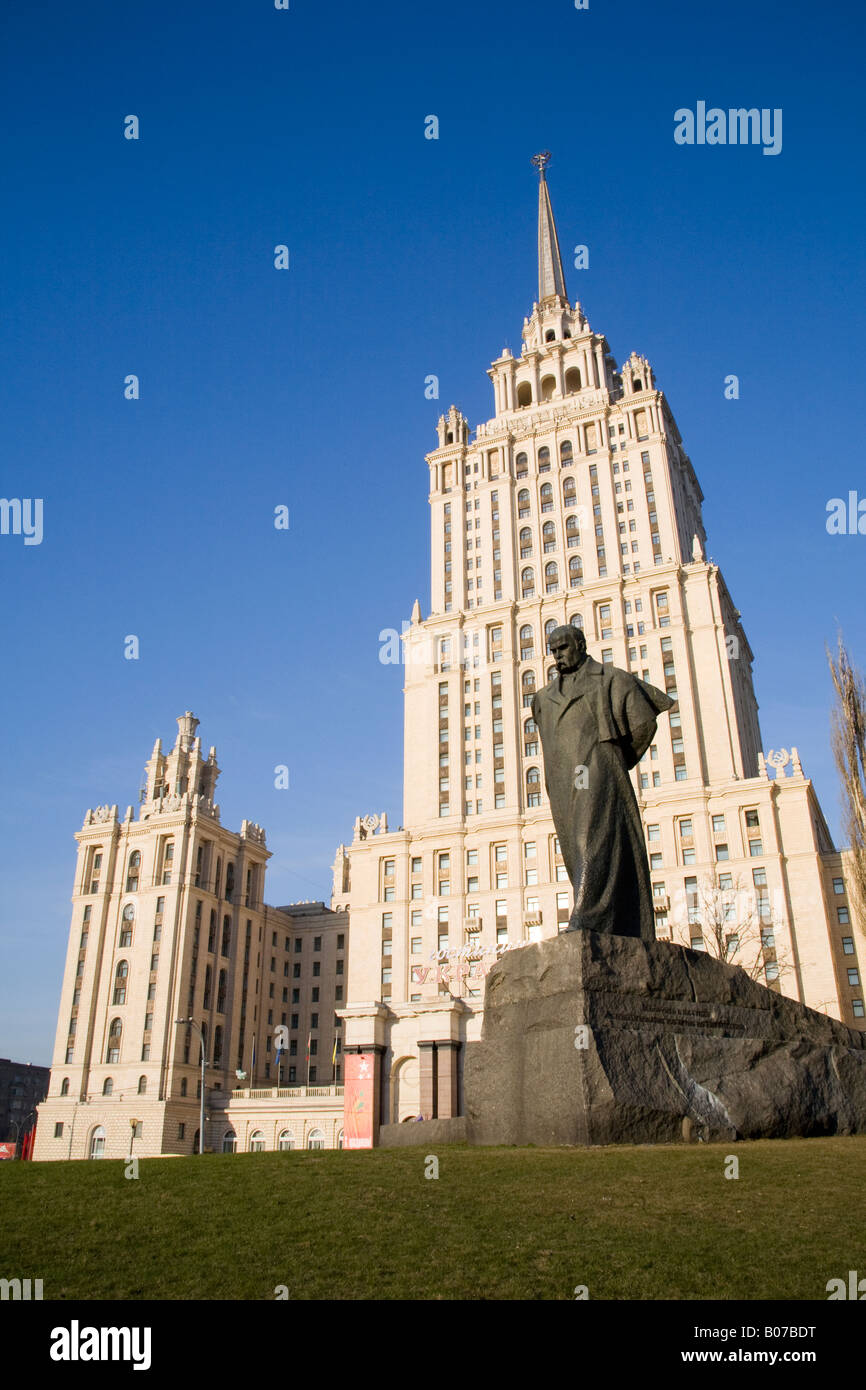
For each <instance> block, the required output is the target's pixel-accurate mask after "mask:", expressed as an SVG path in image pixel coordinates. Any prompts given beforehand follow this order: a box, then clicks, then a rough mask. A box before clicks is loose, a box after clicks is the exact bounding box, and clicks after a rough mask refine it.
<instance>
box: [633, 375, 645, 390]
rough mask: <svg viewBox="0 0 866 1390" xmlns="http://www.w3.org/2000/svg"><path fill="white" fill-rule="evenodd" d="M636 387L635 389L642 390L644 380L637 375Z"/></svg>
mask: <svg viewBox="0 0 866 1390" xmlns="http://www.w3.org/2000/svg"><path fill="white" fill-rule="evenodd" d="M634 389H635V391H642V390H643V382H642V381H641V379H640V377H639V376H636V377H635V379H634Z"/></svg>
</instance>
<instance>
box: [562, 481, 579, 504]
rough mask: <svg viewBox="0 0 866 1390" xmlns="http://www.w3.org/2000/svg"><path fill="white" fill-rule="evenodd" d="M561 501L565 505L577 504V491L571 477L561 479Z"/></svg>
mask: <svg viewBox="0 0 866 1390" xmlns="http://www.w3.org/2000/svg"><path fill="white" fill-rule="evenodd" d="M562 501H563V505H564V506H566V507H576V506H577V491H576V489H575V486H574V479H573V478H563V480H562Z"/></svg>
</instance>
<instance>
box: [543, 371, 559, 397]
mask: <svg viewBox="0 0 866 1390" xmlns="http://www.w3.org/2000/svg"><path fill="white" fill-rule="evenodd" d="M555 390H556V379H555V377H552V376H543V377H542V378H541V399H542V400H543V401H552V400H553V393H554V391H555Z"/></svg>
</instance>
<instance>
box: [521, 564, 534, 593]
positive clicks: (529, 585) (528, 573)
mask: <svg viewBox="0 0 866 1390" xmlns="http://www.w3.org/2000/svg"><path fill="white" fill-rule="evenodd" d="M520 596H521V598H534V597H535V575H534V573H533V571H532V570H531V569H525V570H521V572H520Z"/></svg>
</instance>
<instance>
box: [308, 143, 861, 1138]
mask: <svg viewBox="0 0 866 1390" xmlns="http://www.w3.org/2000/svg"><path fill="white" fill-rule="evenodd" d="M547 158H548V157H547V156H541V157H538V163H539V172H540V186H539V209H538V274H539V288H538V301H537V303H536V304H535V305H534V306H533V310H532V314H531V316H530V317H529V318H527V319H525V320H524V324H523V335H522V336H523V347H522V351H521V354H520V356H519V357H514V356H512V354H511V353H510V352H509V350H508V349H507V348H506V349H504V350H503V352H502V353H501V354H500V356H499V357H498V358H497V359H496V360H495V361H494V362H493V363H492V365H491V367H490V369H489V371H488V375H489V377H490V379H491V383H492V387H493V406H494V413H493V416H492V417H491V418H490V419H489V420H487V421H486V422H484V423H482V424H480V425H478V426H477V428H476V429H475V431H474V433H472V434H471V433H470V428H469V423H468V421H467V419H466V418H465V417H464V416H463V415H462V414H461V413H460V411H458V410H457V409H456V408H455V407H454V406H451V408H450V409H449V411H448V412H447V414H445V415H443V416H442V417H441V418H440V420H439V423H438V441H437V447H436V448H435V449H434V450H433V451H432V452H431V453H430V454H429V455H428V456H427V466H428V469H429V480H430V488H429V504H430V551H431V608H430V613H429V614H428V616H427V617H426V618H424V619H423V620H422V617H421V610H420V605H419V604H418V602H417V601H416V603H415V606H414V611H413V613H412V620H411V623H410V624H409V625H408V627H407V630H406V632H405V633H404V635H403V639H402V645H403V651H402V662H403V663H404V668H405V685H404V692H405V727H404V735H405V739H404V742H405V770H404V816H403V821H404V825H403V828H401V829H400V830H398V831H389V830H388V828H387V821H386V820H385V819H384V818H383V817H379V816H367V817H364V818H359V819H358V820H357V821H356V824H355V832H354V837H353V839H352V842H351V844H349V845H341V846H340V848H339V850H338V852H337V858H336V861H335V865H334V889H333V898H332V902H333V904H334V905H335V907H338V908H339V909H341V910H346V911H348V912H349V914H350V918H351V924H352V959H351V966H350V977H349V1004H348V1008H347V1009H346V1011H345V1013H344V1017H345V1020H346V1041H345V1045H346V1051H347V1054H349V1056H353V1057H362V1058H364V1059H365V1060H364V1072H365V1076H366V1077H367V1078H368V1079H367V1082H366V1085H367V1088H368V1091H367V1099H368V1101H369V1103H370V1104H371V1105H372V1107H373V1110H374V1113H375V1118H376V1119H377V1120H379V1121H382V1122H400V1121H403V1120H405V1119H408V1118H411V1117H412V1116H414V1115H415V1114H416V1113H421V1114H423V1115H424V1116H425V1117H426V1116H429V1117H433V1116H449V1115H453V1114H455V1113H459V1111H460V1106H461V1056H462V1050H463V1048H464V1047H465V1044H466V1043H467V1042H468V1041H471V1040H472V1039H475V1038H477V1037H478V1036H479V1035H480V1027H481V1018H482V1003H483V991H484V976H485V975H486V973H487V971H488V970H489V969H490V966H491V964H492V963H493V962H494V961H495V960H496V958H497V957H498V956H499V955H501V954H502V952H503V951H505V950H509V949H514V948H519V947H520V946H521V945H523V944H524V943H526V942H529V941H536V940H540V939H542V938H545V937H548V936H550V935H553V934H555V933H556V932H557V931H558V930H561V929H562V927H563V926H564V925H565V924H566V922H567V920H568V917H569V914H570V910H571V898H572V895H571V891H570V885H569V883H568V881H567V875H566V872H565V867H564V865H563V862H562V857H561V855H560V853H559V845H558V842H557V839H556V834H555V830H554V827H553V823H552V819H551V815H550V808H549V804H548V801H547V797H546V794H545V790H544V772H543V765H542V762H541V752H540V747H539V741H538V731H537V729H536V726H535V723H534V721H533V719H532V711H531V704H532V698H533V695H534V694H535V692H536V691H537V690H538V689H539V688H540V687H541V686H542V685H543V684H545V683H546V682H547V681H548V680H549V679H550V678H551V677H555V674H556V673H555V670H554V668H553V665H552V661H551V658H550V656H549V654H548V652H547V645H546V643H547V636H548V634H549V633H550V631H551V630H552V629H553V628H554V627H556V626H557V625H559V624H565V623H572V624H574V625H575V626H577V627H580V628H583V630H584V632H585V635H586V638H587V642H588V646H589V651H590V654H591V655H593V656H595V657H596V658H597V659H599V660H601V661H603V662H612V663H613V664H614V665H616V666H619V667H621V668H623V669H625V670H628V671H632V672H634V673H635V674H636V675H638V676H640V677H642V678H643V679H645V680H647V681H649V682H651V683H652V684H653V685H656V686H658V687H660V688H661V689H663V690H666V691H667V692H668V694H669V695H671V696H672V697H673V698H674V699H675V700H676V704H675V706H674V707H673V709H672V710H671V711H670V712H669V714H666V715H662V716H661V717H660V720H659V726H658V731H657V736H656V739H655V741H654V743H653V745H652V746H651V748H650V749H649V751H648V752H647V754H646V755H645V757H644V758H643V760H642V762H641V763H640V764H639V766H638V767H637V768H636V769H635V771H634V773H633V774H632V776H633V780H634V786H635V791H636V793H637V796H638V801H639V805H640V808H641V812H642V817H643V821H644V825H645V829H646V836H647V851H648V855H649V862H650V868H651V876H652V885H653V895H654V906H655V920H656V924H657V935H658V936H659V937H660V938H662V939H670V940H673V941H679V942H682V943H683V944H686V945H691V946H692V947H695V948H697V949H705V950H712V951H713V952H714V954H717V955H720V956H721V958H723V959H727V960H730V961H733V962H734V963H737V964H741V965H743V966H744V968H746V969H748V970H749V972H750V974H752V976H753V977H754V978H756V979H759V980H761V981H762V982H764V983H766V984H767V985H768V986H769V987H770V988H773V989H778V990H781V991H783V992H784V993H785V994H788V995H790V996H791V997H792V998H795V999H798V1000H801V1001H802V1002H804V1003H806V1004H808V1005H810V1006H812V1007H814V1008H818V1009H822V1010H825V1011H827V1012H828V1013H830V1014H832V1015H833V1016H835V1017H837V1018H840V1019H842V1020H843V1021H844V1022H845V1023H847V1024H849V1025H851V1026H854V1027H863V1026H864V1021H866V1020H864V1002H863V1001H864V993H863V987H862V984H861V975H860V964H859V960H858V955H857V945H856V942H855V939H854V935H853V928H852V927H851V925H850V913H849V900H848V895H847V891H846V878H845V866H844V860H843V856H841V855H840V854H839V852H838V851H837V850H836V849H835V848H834V845H833V843H832V839H831V836H830V833H829V831H828V828H827V825H826V822H825V819H824V816H823V814H822V812H821V808H820V806H819V804H818V800H817V797H816V795H815V791H814V788H813V786H812V783H811V782H810V780H809V779H808V777H807V776H806V775H805V773H804V771H803V768H802V766H801V763H800V759H799V757H798V754H797V750H796V748H790V749H787V750H780V751H768V752H767V753H766V755H765V753H764V751H763V745H762V740H761V733H760V728H759V722H758V705H757V700H756V698H755V693H754V688H753V681H752V661H753V656H752V651H751V649H750V647H749V643H748V640H747V637H746V633H745V631H744V628H743V625H742V621H741V616H740V613H739V611H738V609H737V608H736V606H735V604H734V601H733V599H732V598H731V595H730V593H729V591H728V588H727V586H726V584H725V581H724V578H723V575H722V573H721V570H720V569H719V567H718V565H717V564H715V563H714V562H713V561H712V560H710V559H708V558H707V555H706V534H705V530H704V525H703V520H702V512H701V504H702V501H703V494H702V492H701V488H700V485H699V483H698V480H697V477H696V474H695V470H694V468H693V466H692V462H691V460H690V458H689V456H688V454H687V453H686V451H685V449H684V446H683V441H682V439H681V436H680V432H679V430H678V429H677V426H676V422H675V420H674V417H673V414H672V411H671V407H670V405H669V403H668V401H667V399H666V397H665V395H664V393H663V391H662V390H661V389H660V387H659V386H658V384H657V382H656V380H655V376H654V373H653V369H652V366H651V364H650V363H649V361H648V360H647V359H646V358H645V357H643V356H640V355H638V354H637V353H634V352H633V353H632V354H631V356H630V357H629V358H628V359H627V360H626V361H625V362H623V363H622V364H621V365H617V363H616V361H615V360H614V358H613V356H612V354H611V351H610V348H609V346H608V343H607V340H606V339H605V337H604V335H603V334H601V333H598V332H596V331H594V330H593V329H592V328H591V326H590V324H589V322H588V319H587V317H586V314H585V312H584V310H583V308H582V307H581V305H580V304H579V303H574V304H572V303H571V302H570V301H569V299H568V297H567V293H566V285H565V276H564V272H563V267H562V260H561V256H560V252H559V245H558V239H557V232H556V226H555V223H554V218H553V212H552V208H551V203H550V197H549V193H548V187H547V182H546V176H545V164H546V162H547ZM348 1066H349V1062H348V1057H347V1069H348ZM371 1139H372V1141H373V1142H374V1141H375V1134H373V1135H372V1136H369V1135H367V1136H362V1137H361V1138H360V1139H358V1140H357V1143H358V1144H359V1146H360V1145H363V1144H366V1143H367V1142H370V1140H371Z"/></svg>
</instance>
